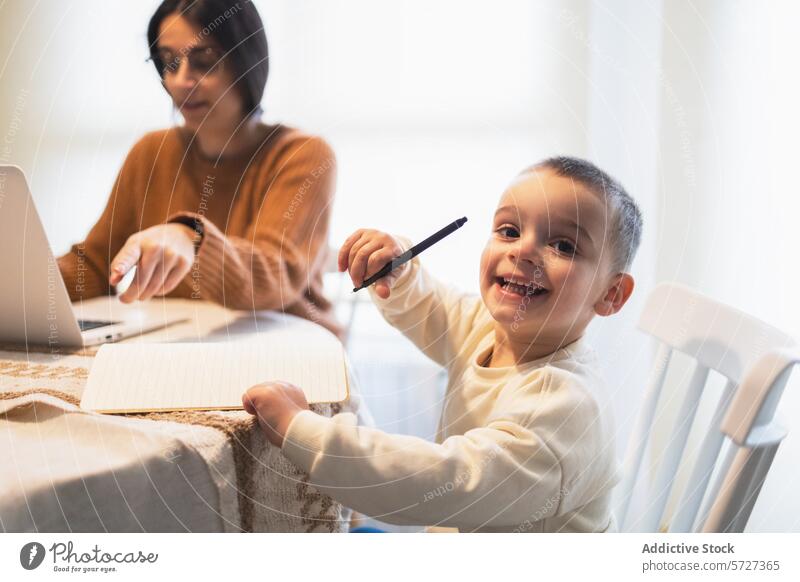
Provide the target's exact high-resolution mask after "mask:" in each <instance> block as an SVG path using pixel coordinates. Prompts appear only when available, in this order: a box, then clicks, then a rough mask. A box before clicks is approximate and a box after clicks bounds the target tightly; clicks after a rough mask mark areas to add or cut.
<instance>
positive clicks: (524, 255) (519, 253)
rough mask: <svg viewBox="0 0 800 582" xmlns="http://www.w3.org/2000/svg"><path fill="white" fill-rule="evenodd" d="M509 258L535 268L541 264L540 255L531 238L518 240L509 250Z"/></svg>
mask: <svg viewBox="0 0 800 582" xmlns="http://www.w3.org/2000/svg"><path fill="white" fill-rule="evenodd" d="M509 257H510V258H511V259H513V260H515V261H523V262H526V263H530V264H532V265H536V266H539V265H541V264H542V257H541V253H540V252H539V249H538V246H537V244H536V241H535V240H534V239H533V238H532V237H530V238H520V239H518V240H517V244H515V245H513V246H512V247H511V248H510V250H509Z"/></svg>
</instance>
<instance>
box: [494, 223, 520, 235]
mask: <svg viewBox="0 0 800 582" xmlns="http://www.w3.org/2000/svg"><path fill="white" fill-rule="evenodd" d="M497 232H498V233H500V235H501V236H504V237H506V238H519V231H518V230H517V229H516V228H515V227H513V226H508V225H506V226H501V227H500V228H498V229H497Z"/></svg>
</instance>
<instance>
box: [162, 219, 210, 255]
mask: <svg viewBox="0 0 800 582" xmlns="http://www.w3.org/2000/svg"><path fill="white" fill-rule="evenodd" d="M169 222H177V223H178V224H183V225H186V226H188V227H189V228H191V229H192V230H193V231H194V232H195V233H196V234H197V236H195V237H194V240H193V241H192V242H194V254H197V251H198V249H199V248H200V243H202V242H203V236H204V235H205V233H206V229H205V227H204V226H203V221H202V220H200V219H198V218H195V217H194V216H176V217H175V218H173V219H171V220H170V221H169Z"/></svg>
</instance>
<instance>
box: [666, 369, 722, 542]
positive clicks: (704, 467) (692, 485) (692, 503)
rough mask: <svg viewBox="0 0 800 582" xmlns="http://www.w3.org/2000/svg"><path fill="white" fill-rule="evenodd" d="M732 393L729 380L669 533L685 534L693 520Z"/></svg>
mask: <svg viewBox="0 0 800 582" xmlns="http://www.w3.org/2000/svg"><path fill="white" fill-rule="evenodd" d="M735 390H736V383H735V382H734V381H733V380H729V381H728V383H727V384H726V385H725V388H724V389H723V391H722V395H721V396H720V399H719V402H718V403H717V408H716V410H715V411H714V417H713V418H712V419H711V425H710V427H709V429H708V431H707V432H706V436H705V438H704V439H703V444H702V445H701V447H700V451H699V453H698V454H697V459H696V460H695V463H694V468H693V469H692V475H691V477H690V478H689V482H688V483H687V484H686V488H685V489H684V492H683V494H682V495H681V500H680V502H679V503H678V510H677V513H676V514H675V517H674V518H673V519H672V521H671V523H670V527H669V531H671V532H689V531H691V530H692V525H693V524H694V522H695V520H696V519H697V514H698V511H699V510H700V504H701V503H702V501H703V497H704V496H705V492H706V489H708V483H709V481H710V480H711V475H712V473H713V472H714V467H715V466H716V464H717V459H718V458H719V453H720V450H722V443H723V441H724V439H725V435H723V434H722V431H720V428H719V427H720V425H721V424H722V419H723V417H724V416H725V412H726V411H727V409H728V405H729V404H730V401H731V398H732V396H733V393H734V391H735Z"/></svg>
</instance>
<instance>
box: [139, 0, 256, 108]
mask: <svg viewBox="0 0 800 582" xmlns="http://www.w3.org/2000/svg"><path fill="white" fill-rule="evenodd" d="M175 13H177V14H180V15H181V16H182V17H183V18H186V19H187V20H189V21H190V22H192V23H193V24H195V25H196V26H197V27H198V28H199V29H200V32H199V33H198V39H197V40H198V41H199V40H200V39H201V38H205V37H208V38H211V39H212V40H213V41H214V42H216V43H217V44H218V45H219V47H220V48H221V49H222V51H223V52H224V54H226V55H227V56H226V57H225V59H226V62H229V63H231V68H232V69H233V73H234V77H235V78H236V79H237V82H236V86H237V88H238V90H239V92H240V94H241V96H242V98H243V99H244V114H245V116H248V115H252V114H253V113H256V112H260V111H261V105H260V104H261V98H262V97H263V96H264V88H265V87H266V85H267V77H268V76H269V49H268V47H267V35H266V34H264V25H263V23H262V22H261V17H260V16H259V15H258V11H257V10H256V7H255V6H254V5H253V3H252V2H250V0H238V1H236V2H233V1H232V0H164V1H163V2H162V3H161V5H160V6H159V7H158V9H157V10H156V11H155V14H153V16H152V18H151V19H150V24H149V25H148V26H147V42H148V44H149V45H150V54H151V55H152V54H155V51H157V50H158V35H159V31H160V28H161V23H162V21H163V20H164V18H166V17H167V16H169V15H170V14H175ZM153 63H154V64H155V67H156V71H157V72H158V75H159V76H160V77H162V78H163V77H164V69H165V64H164V63H163V62H161V60H160V59H158V58H153Z"/></svg>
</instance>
